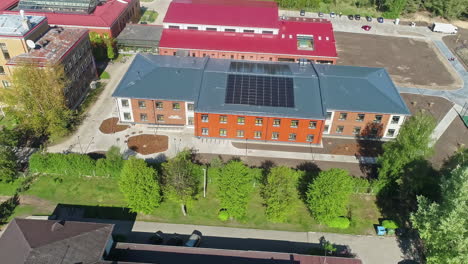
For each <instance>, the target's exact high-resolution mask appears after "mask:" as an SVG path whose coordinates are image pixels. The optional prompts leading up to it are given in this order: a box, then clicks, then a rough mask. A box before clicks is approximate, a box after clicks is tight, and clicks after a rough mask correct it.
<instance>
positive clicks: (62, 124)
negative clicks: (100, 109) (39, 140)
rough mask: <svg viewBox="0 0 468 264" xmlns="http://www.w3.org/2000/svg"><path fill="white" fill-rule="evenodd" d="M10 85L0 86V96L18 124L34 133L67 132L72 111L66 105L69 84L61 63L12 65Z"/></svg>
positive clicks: (56, 133)
mask: <svg viewBox="0 0 468 264" xmlns="http://www.w3.org/2000/svg"><path fill="white" fill-rule="evenodd" d="M11 81H12V86H11V88H9V89H0V100H1V101H2V102H4V103H5V104H6V105H8V106H9V107H7V108H6V110H5V112H6V114H7V115H13V116H14V117H15V118H16V119H17V120H18V121H19V123H20V125H21V126H22V127H24V128H26V129H28V130H30V131H32V132H34V133H35V134H36V135H37V136H44V135H45V136H50V137H52V138H54V137H60V136H63V135H65V134H67V133H68V131H69V129H70V126H71V123H72V122H73V120H74V118H75V115H74V112H73V111H71V110H70V109H68V108H67V106H66V101H65V95H64V89H65V88H66V87H67V86H68V80H67V79H66V77H65V73H64V71H63V67H59V66H57V67H46V68H41V67H35V66H33V65H24V66H19V67H15V69H14V71H13V74H12V77H11Z"/></svg>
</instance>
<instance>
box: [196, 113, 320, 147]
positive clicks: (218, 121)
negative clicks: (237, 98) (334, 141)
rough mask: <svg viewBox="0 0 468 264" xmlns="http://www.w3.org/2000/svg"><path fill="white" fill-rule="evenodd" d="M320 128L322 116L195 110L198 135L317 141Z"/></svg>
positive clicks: (265, 139)
mask: <svg viewBox="0 0 468 264" xmlns="http://www.w3.org/2000/svg"><path fill="white" fill-rule="evenodd" d="M206 117H207V118H206ZM322 130H323V120H309V119H299V118H279V117H264V116H248V115H228V114H207V113H195V136H197V137H213V138H229V139H246V140H262V141H282V142H291V143H310V144H320V142H321V141H322Z"/></svg>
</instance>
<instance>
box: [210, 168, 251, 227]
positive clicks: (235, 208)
mask: <svg viewBox="0 0 468 264" xmlns="http://www.w3.org/2000/svg"><path fill="white" fill-rule="evenodd" d="M253 177H254V175H253V172H252V171H251V169H250V168H249V167H247V166H245V165H244V164H243V163H242V162H241V161H230V162H229V163H227V164H226V165H225V166H224V167H223V168H222V169H221V171H220V173H219V177H218V180H217V185H218V192H217V195H218V198H219V200H220V202H221V207H222V209H226V210H227V211H228V213H229V215H230V216H231V217H233V218H236V219H243V218H244V217H245V213H246V211H247V205H248V203H249V201H250V197H251V194H252V191H253Z"/></svg>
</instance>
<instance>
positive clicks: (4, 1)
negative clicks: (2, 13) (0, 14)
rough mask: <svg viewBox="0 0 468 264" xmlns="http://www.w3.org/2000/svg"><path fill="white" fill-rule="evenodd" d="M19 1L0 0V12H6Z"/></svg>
mask: <svg viewBox="0 0 468 264" xmlns="http://www.w3.org/2000/svg"><path fill="white" fill-rule="evenodd" d="M18 2H19V0H1V1H0V10H7V9H8V8H10V7H12V6H14V5H16V3H18Z"/></svg>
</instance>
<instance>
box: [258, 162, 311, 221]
mask: <svg viewBox="0 0 468 264" xmlns="http://www.w3.org/2000/svg"><path fill="white" fill-rule="evenodd" d="M301 176H302V173H301V172H299V171H296V170H293V169H290V168H288V167H284V166H281V167H275V168H272V169H271V170H270V172H269V173H268V175H267V177H266V181H265V185H264V186H263V188H262V196H263V198H264V201H265V205H266V211H265V213H266V216H267V219H268V220H269V221H272V222H278V223H282V222H285V221H286V219H287V217H288V216H290V215H292V214H294V212H295V209H296V208H295V206H294V205H295V203H296V202H297V200H298V198H299V197H298V191H297V182H298V179H299V178H300V177H301Z"/></svg>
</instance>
